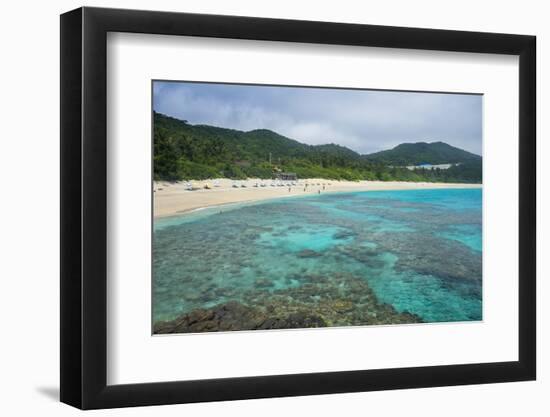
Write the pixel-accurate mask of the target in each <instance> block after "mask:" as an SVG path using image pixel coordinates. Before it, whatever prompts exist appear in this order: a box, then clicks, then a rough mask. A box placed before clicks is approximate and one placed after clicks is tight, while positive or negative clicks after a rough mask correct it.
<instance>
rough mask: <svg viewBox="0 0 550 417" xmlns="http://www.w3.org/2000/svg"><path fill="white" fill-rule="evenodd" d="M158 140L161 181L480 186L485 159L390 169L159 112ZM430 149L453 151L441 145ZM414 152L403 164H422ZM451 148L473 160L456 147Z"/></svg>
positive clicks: (351, 155) (331, 147) (378, 161)
mask: <svg viewBox="0 0 550 417" xmlns="http://www.w3.org/2000/svg"><path fill="white" fill-rule="evenodd" d="M153 136H154V176H155V179H157V180H161V179H162V180H169V181H172V180H182V179H206V178H216V177H226V178H235V179H244V178H247V177H251V178H252V177H254V178H264V179H269V178H273V177H274V175H275V173H276V172H277V171H286V172H295V173H296V174H298V177H299V178H314V177H320V178H327V179H335V180H339V179H341V180H382V181H438V182H481V157H479V156H477V155H474V156H476V157H477V158H471V159H469V158H467V157H463V159H461V160H460V161H459V160H458V159H456V158H455V159H452V158H450V157H449V158H450V159H449V160H445V158H444V157H443V153H441V155H440V159H434V158H432V159H429V158H428V159H426V160H423V159H422V158H421V157H420V156H419V157H418V158H420V159H421V162H425V163H434V164H435V163H451V162H461V164H460V165H458V166H454V167H452V168H450V169H448V170H425V169H416V170H409V169H406V168H402V167H396V166H395V165H401V164H396V163H392V164H389V163H388V162H387V161H388V160H389V159H388V158H387V157H384V158H379V157H376V155H379V154H383V152H379V153H378V154H372V155H360V154H358V153H356V152H354V151H352V150H351V149H348V148H346V147H343V146H340V145H336V144H326V145H317V146H312V145H306V144H303V143H300V142H298V141H295V140H293V139H289V138H287V137H284V136H281V135H279V134H277V133H275V132H272V131H270V130H266V129H259V130H252V131H249V132H243V131H239V130H233V129H225V128H220V127H214V126H207V125H192V124H189V123H188V122H187V121H185V120H178V119H175V118H172V117H168V116H165V115H162V114H160V113H156V112H155V113H154V129H153ZM437 144H440V145H437ZM403 145H411V144H403ZM403 145H400V146H403ZM412 145H417V144H412ZM426 145H437V146H436V147H439V148H445V147H449V148H452V147H450V146H449V145H446V144H444V143H442V142H438V143H436V144H426ZM441 145H445V146H444V147H442V146H441ZM400 146H398V147H397V148H399V147H400ZM397 148H395V149H397ZM409 148H410V147H408V146H407V147H406V149H407V155H408V156H407V158H409V159H402V160H403V161H405V160H407V161H410V160H417V159H414V158H413V159H411V155H412V156H414V152H413V151H411V150H410V149H409ZM395 149H394V150H395ZM452 149H455V150H457V151H460V152H459V153H464V154H468V155H473V154H469V153H468V152H466V151H462V150H460V149H457V148H452ZM373 155H374V156H375V157H373ZM386 156H387V155H386ZM453 158H454V157H453ZM393 161H395V159H394V160H393ZM434 161H437V162H434ZM440 161H442V162H440ZM388 165H394V166H393V167H390V166H388ZM403 165H405V164H403Z"/></svg>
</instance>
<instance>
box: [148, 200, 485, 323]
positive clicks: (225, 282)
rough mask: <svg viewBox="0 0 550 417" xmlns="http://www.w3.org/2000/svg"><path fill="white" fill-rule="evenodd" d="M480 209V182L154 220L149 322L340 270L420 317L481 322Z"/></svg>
mask: <svg viewBox="0 0 550 417" xmlns="http://www.w3.org/2000/svg"><path fill="white" fill-rule="evenodd" d="M481 208H482V191H481V189H438V190H407V191H372V192H356V193H331V194H321V195H316V196H307V197H296V198H285V199H279V200H271V201H268V202H263V203H255V204H248V205H246V204H244V205H240V206H239V205H235V206H228V207H226V208H221V209H220V208H215V209H209V210H204V211H200V212H196V213H193V214H187V215H183V216H179V217H173V218H168V219H159V220H156V221H155V227H154V229H155V232H154V243H153V319H154V321H155V322H156V321H159V320H172V319H174V318H176V317H177V316H178V315H180V314H183V313H186V312H189V311H191V310H194V309H196V308H201V307H202V308H208V307H213V306H215V305H217V304H220V303H225V302H228V301H231V300H236V301H243V300H244V299H246V300H248V301H247V302H249V300H250V294H251V293H253V294H258V293H265V297H269V296H270V295H271V294H273V295H275V294H278V292H281V291H284V290H287V289H289V288H300V286H303V285H304V284H305V283H306V282H307V279H306V277H309V278H308V279H311V276H317V277H322V278H323V279H324V280H325V281H324V282H325V284H323V285H326V286H331V285H334V288H331V290H334V291H336V292H337V291H338V285H342V284H341V279H342V276H343V275H342V274H347V275H345V276H350V277H351V276H352V277H354V278H359V279H361V280H365V282H366V283H367V284H368V286H369V287H370V288H371V289H372V290H373V291H374V293H375V295H376V297H377V299H378V300H379V301H380V302H382V303H388V304H390V305H392V306H393V307H394V308H395V309H396V310H397V311H398V312H410V313H413V314H416V315H418V316H419V317H421V319H422V320H423V321H426V322H445V321H469V320H481V319H482V279H481V278H482V276H481V275H482V262H481V260H482V227H481V226H482V225H481V222H482V211H481ZM220 211H221V212H220ZM333 277H334V279H333ZM334 291H333V293H334ZM320 297H322V295H320V296H319V297H313V296H312V298H316V300H315V302H318V301H319V300H318V298H320ZM263 299H264V300H265V298H263Z"/></svg>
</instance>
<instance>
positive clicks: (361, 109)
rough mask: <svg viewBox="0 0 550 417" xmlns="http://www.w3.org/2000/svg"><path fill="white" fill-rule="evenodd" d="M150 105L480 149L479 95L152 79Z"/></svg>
mask: <svg viewBox="0 0 550 417" xmlns="http://www.w3.org/2000/svg"><path fill="white" fill-rule="evenodd" d="M153 106H154V109H155V110H156V111H158V112H160V113H164V114H167V115H169V116H173V117H177V118H179V119H185V120H188V121H189V122H190V123H193V124H209V125H214V126H221V127H227V128H231V129H238V130H245V131H247V130H253V129H271V130H273V131H276V132H277V133H280V134H282V135H285V136H288V137H290V138H293V139H296V140H298V141H300V142H304V143H308V144H323V143H331V142H332V143H338V144H340V145H343V146H347V147H349V148H351V149H353V150H355V151H357V152H360V153H370V152H375V151H379V150H383V149H389V148H392V147H393V146H395V145H398V144H399V143H403V142H420V141H425V142H433V141H443V142H447V143H449V144H451V145H453V146H457V147H459V148H462V149H466V150H468V151H470V152H474V153H476V154H481V149H482V143H481V142H482V140H481V136H482V96H479V95H466V94H438V93H412V92H395V91H374V90H342V89H322V88H298V87H274V86H249V85H234V84H208V83H189V82H159V81H156V82H155V83H154V86H153Z"/></svg>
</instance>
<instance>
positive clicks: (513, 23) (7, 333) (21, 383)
mask: <svg viewBox="0 0 550 417" xmlns="http://www.w3.org/2000/svg"><path fill="white" fill-rule="evenodd" d="M81 5H82V3H80V2H77V1H72V0H59V1H57V2H55V3H48V2H38V1H27V2H22V1H21V2H18V3H16V2H9V3H6V4H4V5H3V7H2V18H1V23H0V31H1V37H0V42H1V49H0V50H1V54H2V55H1V56H2V63H1V65H0V72H1V76H2V77H1V80H2V81H3V86H2V89H1V90H0V91H1V95H0V97H1V99H2V100H0V109H1V111H0V115H1V116H0V117H1V122H2V124H1V126H2V129H1V141H0V144H1V145H0V146H1V148H0V149H1V152H0V158H1V159H0V181H1V187H2V197H3V198H2V204H0V244H1V249H2V251H1V254H2V256H1V261H0V285H1V291H0V294H1V300H0V317H1V320H2V330H3V334H2V342H1V344H0V375H1V376H0V393H1V397H2V401H1V402H0V410H1V412H2V414H3V415H32V414H31V413H40V414H42V415H59V416H66V415H75V414H77V411H76V410H75V409H72V408H71V407H68V406H66V405H63V404H60V403H58V402H57V396H58V391H59V388H58V379H59V371H58V368H59V360H58V349H59V343H58V340H59V325H58V311H59V279H58V277H59V249H58V246H59V232H58V230H59V220H58V219H59V215H58V213H59V185H58V183H59V167H58V165H59V155H58V154H59V17H58V15H59V14H60V13H62V12H64V11H67V10H70V9H73V8H76V7H79V6H81ZM86 5H89V6H103V7H123V8H139V9H158V10H169V11H182V12H183V11H186V12H197V13H216V14H239V15H249V16H264V17H280V18H293V19H309V20H326V21H341V22H353V23H370V24H381V25H395V26H417V27H429V28H441V29H461V30H474V31H493V32H509V33H522V34H534V35H537V37H538V74H539V78H538V88H537V92H538V119H539V126H538V137H539V145H540V146H539V156H538V159H539V186H538V190H539V250H538V252H539V260H540V262H539V285H538V292H539V296H538V299H539V308H538V312H539V325H538V330H539V343H538V348H539V366H538V373H539V378H538V381H536V382H527V383H508V384H497V385H483V386H467V387H451V388H433V389H421V390H404V391H388V392H377V393H360V394H345V395H326V396H315V397H302V398H286V399H272V400H254V401H237V402H231V403H210V404H193V405H180V406H168V407H146V408H139V409H121V410H109V411H100V412H97V413H94V414H95V415H114V414H116V415H131V416H134V415H138V416H148V415H155V416H164V415H166V416H168V415H181V414H182V413H187V414H188V415H198V416H213V415H220V414H222V413H223V415H224V416H239V417H242V416H249V415H250V416H257V415H262V416H264V415H265V416H271V415H273V416H279V415H285V414H287V415H311V414H315V415H319V416H334V415H338V414H342V413H345V414H347V415H365V414H366V413H372V414H374V415H376V414H383V415H388V416H391V415H405V414H406V415H409V416H416V415H419V416H420V415H421V416H423V417H427V416H440V415H446V416H461V417H463V416H468V415H472V416H473V415H500V416H508V415H510V416H512V415H519V414H524V415H529V416H543V415H548V413H549V412H550V404H549V402H548V400H547V395H544V394H545V393H547V392H549V391H550V382H549V379H550V362H549V360H548V358H547V352H549V351H550V349H549V345H550V326H548V324H547V322H546V319H547V318H548V317H549V314H550V307H549V306H550V302H546V303H545V300H546V299H547V298H548V297H549V296H550V285H549V283H548V281H547V280H546V278H547V276H548V275H549V274H550V262H548V258H547V256H546V259H543V258H544V257H545V255H546V253H547V252H548V251H549V250H550V223H549V222H548V220H547V218H543V217H542V216H541V215H540V213H542V212H544V211H548V210H550V201H549V199H550V193H549V192H548V189H546V190H543V187H544V185H545V184H546V183H547V180H549V179H550V169H549V168H548V165H547V166H546V167H543V166H541V165H542V162H543V161H545V160H547V159H548V158H550V150H549V149H550V148H549V147H548V146H547V145H546V144H543V143H542V142H543V140H542V138H544V136H545V134H546V135H547V134H548V130H549V127H548V126H549V125H548V123H547V122H546V121H545V120H542V119H543V117H542V116H543V115H544V114H545V111H544V110H546V106H545V105H546V103H547V100H548V99H547V97H550V83H549V82H548V80H546V79H545V76H544V72H545V71H546V73H547V74H548V73H549V71H548V67H549V59H550V47H549V44H550V26H548V24H547V18H546V16H547V15H548V12H547V11H546V10H545V7H544V6H545V2H541V1H536V0H523V1H521V2H518V1H513V2H510V1H504V0H500V1H485V2H479V1H471V0H462V1H460V2H452V3H451V2H442V1H437V0H435V1H428V0H417V1H414V2H411V1H407V0H402V1H386V2H371V3H369V2H366V1H364V2H353V1H351V0H350V1H348V0H340V1H338V2H334V1H323V2H321V1H319V0H317V1H312V2H307V1H302V2H297V1H296V0H289V1H286V0H278V1H270V2H259V1H254V0H232V1H230V2H228V1H223V0H201V1H197V0H189V1H186V2H182V1H177V0H156V1H144V0H125V1H118V2H115V1H93V0H88V1H87V2H86ZM543 234H544V236H543Z"/></svg>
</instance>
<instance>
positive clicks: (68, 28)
mask: <svg viewBox="0 0 550 417" xmlns="http://www.w3.org/2000/svg"><path fill="white" fill-rule="evenodd" d="M108 32H131V33H146V34H162V35H174V36H178V35H185V36H198V37H214V38H235V39H254V40H266V41H285V42H305V43H318V44H332V45H356V46H371V47H384V48H404V49H421V50H441V51H457V52H477V53H491V54H508V55H517V56H519V103H518V106H519V107H518V108H519V132H518V139H519V155H518V158H519V270H518V274H519V292H518V299H519V329H518V331H519V347H518V348H519V351H518V352H519V358H518V361H513V362H495V363H477V364H466V365H457V364H449V365H445V366H423V367H411V368H395V369H376V370H356V371H344V372H326V373H309V374H292V375H273V376H256V377H239V378H224V379H209V380H198V381H173V382H162V383H141V384H128V385H111V386H110V385H107V331H106V330H107V303H106V300H107V284H106V283H107V249H106V248H107V181H108V178H107V139H106V131H107V129H106V128H107V111H106V96H107V72H106V60H107V54H106V46H107V41H106V39H107V33H108ZM535 45H536V38H535V37H534V36H524V35H510V34H495V33H481V32H461V31H449V30H432V29H416V28H403V27H388V26H372V25H358V24H342V23H326V22H312V21H296V20H279V19H265V18H252V17H236V16H218V15H200V14H186V13H170V12H152V11H137V10H120V9H102V8H88V7H84V8H79V9H76V10H73V11H70V12H67V13H65V14H63V15H61V53H60V56H61V310H60V314H61V382H60V383H61V401H62V402H64V403H67V404H70V405H72V406H75V407H78V408H81V409H95V408H112V407H124V406H143V405H157V404H175V403H190V402H201V401H219V400H238V399H251V398H266V397H282V396H298V395H314V394H328V393H344V392H357V391H376V390H388V389H402V388H421V387H434V386H449V385H464V384H481V383H495V382H507V381H526V380H534V379H535V377H536V314H535V312H536V304H535V302H536V266H535V265H536V263H535V261H536V251H535V249H536V165H535V162H536V142H535V134H536V132H535V106H536V99H535V98H536V96H535V95H536V92H535V87H536V84H535V79H536V77H535V66H536V65H535V61H536V56H535V54H536V52H535V50H536V47H535Z"/></svg>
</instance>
